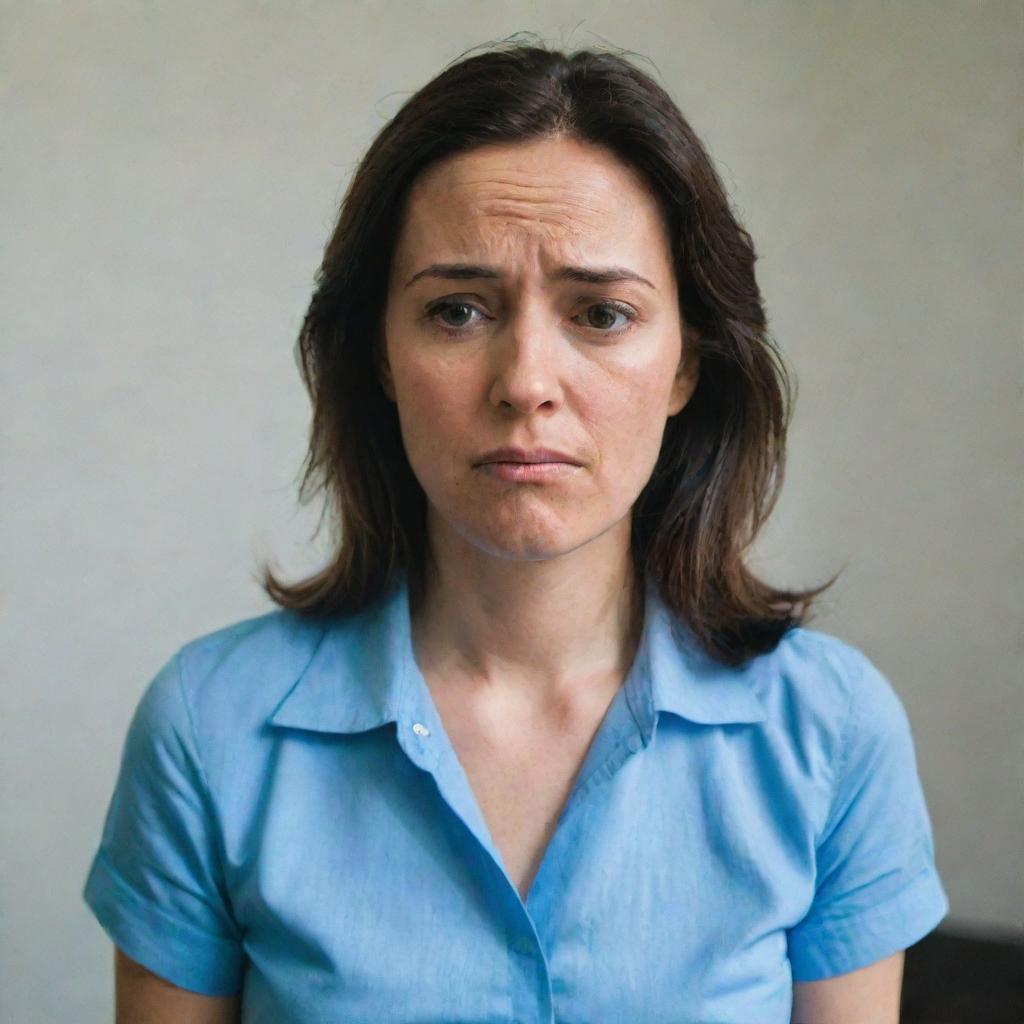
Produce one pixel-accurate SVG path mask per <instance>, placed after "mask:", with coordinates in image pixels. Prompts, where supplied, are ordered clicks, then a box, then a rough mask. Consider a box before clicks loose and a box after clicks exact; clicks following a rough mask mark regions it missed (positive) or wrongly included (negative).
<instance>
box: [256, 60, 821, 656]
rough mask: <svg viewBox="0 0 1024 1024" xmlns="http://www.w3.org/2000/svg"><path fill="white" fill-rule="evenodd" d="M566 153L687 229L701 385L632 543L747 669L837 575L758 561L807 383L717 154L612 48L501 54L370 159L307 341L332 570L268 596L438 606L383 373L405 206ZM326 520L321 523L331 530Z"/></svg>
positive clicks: (699, 628) (306, 368)
mask: <svg viewBox="0 0 1024 1024" xmlns="http://www.w3.org/2000/svg"><path fill="white" fill-rule="evenodd" d="M550 137H572V138H575V139H578V140H581V141H585V142H591V143H597V144H599V145H601V146H604V147H606V148H607V149H608V150H610V151H611V152H613V153H614V154H616V155H617V156H618V158H619V159H620V160H621V161H622V162H623V163H624V164H626V165H628V166H630V167H631V168H633V169H635V170H636V171H638V172H639V173H640V175H641V176H642V178H643V179H644V180H645V181H646V183H647V184H648V186H649V188H650V189H651V191H652V193H653V195H654V196H655V197H656V198H657V200H658V202H659V204H660V207H661V210H662V212H663V215H664V217H665V220H666V223H667V225H668V228H669V237H670V239H671V244H672V258H673V261H674V265H675V271H676V279H677V281H678V287H679V302H680V314H681V317H682V319H683V321H684V322H685V323H687V324H688V325H689V326H690V328H691V330H692V331H694V332H695V335H696V337H695V343H696V344H697V345H698V350H699V360H700V366H699V379H698V383H697V386H696V389H695V390H694V392H693V395H692V396H691V398H690V400H689V402H688V404H687V405H686V406H685V407H684V408H683V410H682V411H681V412H680V413H677V414H676V415H675V416H673V417H670V419H669V421H668V424H667V427H666V430H665V434H664V438H663V443H662V448H661V452H660V455H659V457H658V460H657V463H656V466H655V469H654V471H653V473H652V475H651V478H650V480H649V481H648V483H647V484H646V486H645V487H644V489H643V491H642V492H641V494H640V495H639V497H638V499H637V501H636V503H635V504H634V507H633V511H632V533H631V542H630V547H631V553H632V558H633V565H634V567H635V568H636V569H637V571H638V572H639V573H640V574H641V575H643V576H646V577H648V578H650V579H652V580H653V581H654V582H655V584H656V586H657V587H658V589H659V592H660V594H661V596H662V597H663V599H664V600H665V602H666V604H667V605H668V606H669V607H670V608H671V609H672V611H673V613H674V614H675V615H676V616H677V617H678V618H679V619H680V621H681V622H683V623H684V624H685V625H686V626H687V627H688V628H689V630H690V631H691V632H692V634H693V635H694V637H695V638H696V640H697V641H698V642H699V644H700V645H701V647H702V648H703V649H704V650H705V651H706V652H707V653H708V654H709V655H710V656H711V657H713V658H714V659H716V660H718V661H720V662H722V663H725V664H729V665H739V664H741V663H742V662H744V661H746V660H747V659H748V658H750V657H752V656H754V655H756V654H758V653H762V652H765V651H769V650H772V649H773V648H774V647H775V646H776V645H777V644H778V642H779V640H780V639H781V638H782V636H783V635H784V634H785V633H786V632H787V631H788V630H789V629H791V628H793V627H794V626H797V625H802V624H803V623H804V622H805V621H806V620H807V619H808V618H809V603H810V601H811V599H812V598H814V597H816V596H817V595H818V594H819V593H820V592H821V591H823V590H825V589H826V588H827V587H829V586H831V584H832V583H833V582H834V581H835V579H836V577H835V576H834V577H832V579H830V580H828V581H827V582H826V583H824V584H823V585H821V586H820V587H817V588H815V589H810V590H784V589H778V588H776V587H773V586H770V585H769V584H767V583H765V582H763V581H762V580H760V579H758V578H757V577H756V576H755V575H754V574H753V573H752V572H751V571H750V569H749V568H748V567H747V566H746V565H745V564H744V554H745V552H746V551H747V550H748V548H749V547H750V545H751V544H752V542H753V540H754V538H755V536H756V534H757V532H758V531H759V530H760V528H761V526H762V524H763V523H764V521H765V520H766V519H767V518H768V516H769V514H770V513H771V511H772V508H773V507H774V505H775V502H776V500H777V497H778V493H779V489H780V488H781V485H782V479H783V467H784V458H785V436H786V430H787V426H788V423H789V417H790V409H791V398H792V395H791V389H790V381H789V379H788V376H787V371H786V369H785V366H784V364H783V363H782V360H781V357H780V355H779V353H778V351H777V349H776V347H775V345H774V343H773V342H772V340H771V339H770V338H769V336H768V333H767V330H766V318H765V312H764V308H763V305H762V300H761V294H760V291H759V289H758V285H757V282H756V280H755V276H754V262H755V260H756V258H757V257H756V254H755V252H754V247H753V243H752V241H751V238H750V235H749V234H748V233H747V231H746V230H745V229H744V228H743V227H742V226H741V225H740V224H739V222H738V221H737V219H736V217H735V216H734V215H733V213H732V211H731V209H730V206H729V202H728V199H727V196H726V192H725V189H724V188H723V186H722V182H721V181H720V179H719V177H718V175H717V173H716V171H715V169H714V167H713V165H712V162H711V160H710V159H709V157H708V155H707V153H706V152H705V149H704V146H703V145H702V143H701V141H700V140H699V139H698V137H697V135H696V134H695V133H694V131H693V129H692V128H691V127H690V125H689V124H688V123H687V121H686V119H685V118H684V117H683V115H682V113H681V112H680V110H679V109H678V107H677V106H676V104H675V103H674V102H673V100H672V99H671V98H670V96H669V95H668V93H667V92H666V91H665V90H664V89H663V88H662V87H661V86H660V85H658V84H657V83H656V82H655V81H654V80H653V79H652V78H651V77H649V76H648V75H647V74H645V73H644V72H642V71H641V70H639V69H638V68H637V67H635V66H634V65H633V64H631V63H630V62H628V61H627V60H625V59H624V58H623V57H621V56H619V55H617V54H614V53H611V52H602V51H595V50H580V51H577V52H574V53H571V54H570V53H565V52H562V51H558V50H552V49H547V48H545V46H543V45H532V44H530V45H525V44H522V43H509V42H507V41H506V42H505V43H503V44H498V45H497V46H496V47H494V48H492V49H490V50H488V51H487V52H483V53H478V54H475V55H473V56H470V57H464V58H463V59H461V60H459V61H458V62H457V63H454V64H451V65H449V66H448V67H447V68H445V69H444V70H443V71H442V72H441V73H440V74H439V75H437V76H436V77H435V78H434V79H433V80H432V81H430V82H428V83H427V84H426V85H425V86H423V87H422V88H421V89H419V90H418V91H417V92H416V93H415V94H414V95H413V96H412V97H410V98H409V99H408V100H407V101H406V102H405V103H404V104H403V106H402V107H401V109H400V110H399V111H398V113H397V114H396V115H395V116H394V117H393V118H392V120H391V121H390V122H389V123H388V124H387V125H385V127H384V128H383V129H382V130H381V131H380V133H379V134H378V135H377V136H376V138H375V139H374V140H373V142H372V143H371V145H370V147H369V149H368V150H367V152H366V154H365V156H364V157H363V159H362V161H361V162H360V163H359V165H358V167H357V169H356V171H355V174H354V175H353V178H352V180H351V183H350V185H349V187H348V190H347V192H346V194H345V196H344V198H343V200H342V202H341V208H340V212H339V216H338V220H337V225H336V227H335V228H334V231H333V233H332V235H331V237H330V240H329V241H328V243H327V247H326V250H325V252H324V257H323V262H322V264H321V266H320V268H319V270H318V272H317V275H316V287H315V290H314V294H313V296H312V300H311V301H310V304H309V308H308V310H307V312H306V315H305V318H304V321H303V324H302V327H301V330H300V333H299V338H298V341H297V352H298V357H299V363H300V369H301V372H302V377H303V381H304V383H305V386H306V388H307V390H308V392H309V395H310V399H311V402H312V406H313V417H312V425H311V430H310V439H309V447H308V451H307V454H306V458H305V461H304V464H303V465H304V469H303V473H302V479H301V485H300V488H299V497H300V501H301V502H302V503H304V504H305V503H307V502H308V501H309V500H310V498H311V497H312V496H313V494H314V493H321V492H323V493H324V495H325V507H324V512H327V511H328V510H330V512H331V513H332V515H331V517H330V521H331V526H332V530H331V540H332V544H333V554H332V556H331V557H330V559H329V561H328V563H327V564H326V565H325V567H324V568H322V569H321V570H320V571H318V572H316V573H315V574H313V575H312V576H310V577H308V578H306V579H303V580H301V581H299V582H294V583H285V582H283V581H282V580H280V579H279V578H278V577H277V576H276V575H275V574H274V572H273V571H272V570H271V569H270V568H269V567H268V566H267V565H266V563H263V565H262V569H261V579H260V582H261V584H262V586H263V588H264V590H265V591H266V592H267V594H268V595H269V596H270V598H271V599H272V600H273V601H274V602H276V603H277V604H278V605H280V606H282V607H284V608H288V609H291V610H293V611H295V612H299V613H301V614H303V615H306V616H311V617H312V616H317V617H319V616H332V615H337V614H342V613H347V612H353V611H358V610H359V609H360V608H362V607H363V606H365V605H366V604H367V603H368V602H370V601H372V600H373V599H374V598H375V597H376V596H377V595H378V594H380V593H381V592H382V591H383V590H385V589H386V588H387V587H389V586H390V584H391V582H392V577H393V576H394V574H395V573H396V572H398V571H408V578H409V582H410V586H411V588H412V592H413V593H414V594H415V595H417V596H418V595H419V594H420V593H422V587H423V580H424V572H425V566H426V564H427V563H428V561H429V560H430V558H431V554H430V552H429V551H428V550H427V546H428V545H427V535H426V527H425V513H426V497H425V495H424V493H423V490H422V488H421V487H420V485H419V482H418V481H417V480H416V478H415V476H414V475H413V473H412V470H411V468H410V466H409V463H408V460H407V458H406V455H405V450H404V446H403V443H402V439H401V433H400V428H399V422H398V416H397V410H396V408H395V406H394V404H393V403H392V402H391V400H390V399H389V398H388V397H387V396H386V395H385V393H384V391H383V389H382V386H381V382H380V378H379V376H378V370H379V366H380V353H381V349H382V346H383V337H382V335H383V326H382V324H383V312H384V307H385V302H386V297H387V295H386V289H387V281H388V277H389V271H390V261H391V257H392V252H393V250H394V247H395V244H396V241H397V238H398V232H399V228H400V222H401V217H402V213H403V207H404V199H405V197H406V195H407V193H408V191H409V187H410V185H411V184H412V183H413V181H414V180H415V179H416V178H417V176H418V175H420V174H421V173H422V172H423V171H424V169H425V168H427V167H429V166H430V165H431V164H433V163H434V162H436V161H438V160H441V159H443V158H445V157H447V156H450V155H453V154H456V153H463V152H465V151H467V150H470V149H472V148H473V147H476V146H482V145H487V144H489V143H509V142H514V141H517V140H519V141H526V140H531V139H539V138H550ZM323 521H324V519H323V514H321V519H320V526H319V527H318V531H319V529H320V527H322V525H323ZM837 575H838V574H837Z"/></svg>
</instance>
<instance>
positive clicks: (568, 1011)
mask: <svg viewBox="0 0 1024 1024" xmlns="http://www.w3.org/2000/svg"><path fill="white" fill-rule="evenodd" d="M84 898H85V900H86V901H87V903H88V904H89V906H90V907H91V908H92V911H93V913H95V915H96V917H97V918H98V920H99V922H100V924H101V925H102V926H103V928H104V929H105V930H106V932H107V933H108V934H109V936H110V937H111V938H112V939H113V941H114V942H115V943H116V944H117V945H118V946H120V947H121V948H122V949H123V950H124V951H125V952H126V953H127V954H128V955H129V956H130V957H132V958H134V959H135V960H138V961H139V962H141V963H142V964H144V965H145V966H146V967H148V968H150V970H152V971H154V972H156V973H157V974H159V975H161V976H162V977H164V978H166V979H168V980H169V981H171V982H173V983H174V984H176V985H179V986H181V987H183V988H186V989H191V990H193V991H196V992H201V993H206V994H209V995H227V994H234V993H242V997H243V998H242V1006H243V1012H242V1019H243V1021H245V1022H246V1024H257V1022H259V1024H313V1022H318V1021H324V1022H328V1021H329V1022H342V1021H344V1022H346V1024H352V1022H358V1021H373V1022H378V1021H388V1022H403V1024H404V1022H431V1024H438V1022H445V1024H461V1022H466V1024H468V1022H472V1024H483V1022H493V1024H509V1022H513V1021H514V1022H520V1024H525V1022H541V1021H543V1022H554V1021H558V1022H565V1024H569V1022H580V1024H597V1022H603V1021H610V1022H620V1021H622V1022H625V1021H630V1022H632V1021H638V1022H639V1021H643V1022H644V1024H657V1022H662V1021H664V1022H668V1021H671V1022H673V1024H680V1022H697V1021H700V1022H710V1021H714V1022H716V1024H727V1022H734V1024H788V1022H789V1019H790V1010H791V1003H792V984H793V982H794V981H803V980H812V979H818V978H827V977H829V976H831V975H835V974H841V973H845V972H847V971H852V970H855V969H856V968H859V967H863V966H865V965H867V964H870V963H872V962H874V961H876V960H879V959H881V958H883V957H886V956H888V955H889V954H891V953H894V952H897V951H898V950H901V949H904V948H906V947H907V946H909V945H912V944H913V943H914V942H916V941H917V940H918V939H920V938H921V937H922V936H924V935H925V934H926V933H928V932H929V931H930V930H932V929H933V928H934V927H935V926H936V925H937V924H938V923H939V921H941V920H942V918H943V917H944V916H945V915H946V913H947V911H948V907H949V904H948V900H947V898H946V893H945V891H944V889H943V887H942V884H941V882H940V879H939V877H938V874H937V872H936V869H935V864H934V856H933V841H932V831H931V824H930V821H929V816H928V811H927V808H926V805H925V800H924V796H923V793H922V789H921V785H920V781H919V777H918V774H917V767H916V761H915V754H914V746H913V741H912V738H911V732H910V728H909V724H908V720H907V716H906V713H905V711H904V708H903V705H902V703H901V701H900V699H899V698H898V697H897V695H896V693H895V692H894V690H893V688H892V686H891V685H890V684H889V683H888V682H887V681H886V679H885V678H884V677H883V676H882V675H881V674H880V672H879V671H878V670H877V669H876V668H875V667H874V666H873V664H872V663H871V662H870V661H869V660H868V658H867V657H866V656H865V655H864V654H862V653H860V652H859V651H858V650H857V649H856V648H854V647H851V646H849V645H848V644H846V643H844V642H842V641H841V640H839V639H837V638H835V637H833V636H831V635H829V634H826V633H822V632H818V631H815V630H811V629H806V628H799V629H795V630H792V631H791V632H789V633H788V634H787V635H786V636H785V638H784V639H783V640H782V641H781V643H780V644H779V645H778V647H777V648H776V649H775V650H774V651H772V652H771V653H768V654H763V655H760V656H758V657H756V658H754V659H752V660H750V661H748V662H747V664H746V665H745V666H743V667H742V668H738V669H734V668H728V667H723V666H722V665H720V664H719V663H717V662H714V661H712V660H710V659H709V658H708V657H707V656H706V655H704V654H703V653H702V652H701V651H700V650H699V649H698V647H697V646H696V643H695V642H694V640H693V638H692V636H691V635H690V634H689V632H688V631H687V630H686V629H685V628H684V627H682V626H681V625H680V624H679V623H678V621H677V620H676V619H675V618H674V617H673V616H672V615H671V613H670V612H669V611H668V609H667V607H666V606H665V605H664V604H663V603H662V601H661V599H660V598H659V596H658V595H657V593H656V591H655V589H654V588H653V586H651V585H650V584H648V586H647V588H646V605H645V616H644V626H643V634H642V638H641V643H640V647H639V649H638V652H637V655H636V657H635V659H634V662H633V665H632V668H631V670H630V672H629V675H628V676H627V678H626V680H625V682H624V684H623V686H622V687H621V689H620V690H619V691H618V693H617V695H616V697H615V698H614V700H613V701H612V703H611V705H610V706H609V708H608V710H607V712H606V714H605V717H604V719H603V721H602V724H601V726H600V728H599V730H598V732H597V734H596V735H595V737H594V740H593V742H592V744H591V746H590V748H589V750H588V752H587V755H586V758H585V761H584V763H583V766H582V768H581V770H580V772H579V774H578V776H577V778H576V780H575V783H574V788H573V791H572V794H571V796H570V798H569V800H568V802H567V804H566V806H565V809H564V811H563V813H562V815H561V818H560V820H559V822H558V826H557V829H556V831H555V833H554V835H553V838H552V840H551V842H550V844H549V846H548V848H547V849H546V851H545V854H544V858H543V861H542V863H541V866H540V868H539V871H538V873H537V875H536V877H535V879H534V882H533V885H532V888H531V889H530V891H529V893H528V898H527V900H526V901H525V903H524V902H523V900H522V899H521V898H520V896H519V894H518V892H517V890H516V888H515V885H514V884H513V882H512V881H511V879H510V878H509V876H508V874H507V873H506V871H505V869H504V866H503V864H502V860H501V855H500V853H499V851H498V849H497V847H496V846H495V844H494V842H493V840H492V838H491V836H490V833H489V831H488V828H487V824H486V822H485V821H484V819H483V816H482V814H481V811H480V808H479V805H478V804H477V802H476V800H475V798H474V795H473V792H472V790H471V788H470V786H469V783H468V781H467V777H466V775H465V773H464V771H463V769H462V767H461V765H460V764H459V761H458V759H457V757H456V755H455V752H454V749H453V747H452V746H451V744H450V742H449V740H448V738H447V736H446V734H445V730H444V726H443V725H442V723H441V720H440V718H439V716H438V712H437V709H436V707H435V705H434V703H433V700H432V698H431V695H430V691H429V689H428V687H427V685H426V682H425V680H424V678H423V676H422V674H421V672H420V670H419V668H418V667H417V665H416V662H415V660H414V656H413V647H412V643H411V638H410V621H409V604H408V590H407V581H406V578H405V577H404V576H398V577H396V582H395V583H394V585H393V586H392V588H391V589H390V590H389V591H388V592H387V593H386V594H385V595H384V596H383V597H381V598H380V599H378V600H377V601H376V602H375V603H374V604H373V605H371V606H369V607H367V608H366V609H365V610H364V611H362V612H361V613H359V614H358V615H353V616H349V617H347V618H344V619H338V620H336V621H334V622H332V623H331V624H329V625H326V624H323V623H321V624H320V625H317V624H314V623H311V622H306V621H304V620H302V619H301V618H300V617H298V616H297V615H296V614H294V613H292V612H287V611H274V612H271V613H269V614H266V615H263V616H260V617H257V618H253V619H248V620H246V621H244V622H239V623H236V624H234V625H231V626H228V627H226V628H224V629H221V630H218V631H217V632H214V633H211V634H209V635H206V636H203V637H200V638H198V639H196V640H193V641H192V642H190V643H187V644H185V645H184V646H183V647H182V648H181V649H180V650H178V651H177V653H175V654H174V656H173V657H171V658H170V660H169V661H168V662H167V663H166V664H165V665H164V667H163V668H162V669H161V670H160V671H159V673H158V674H157V675H156V676H155V678H153V680H152V681H151V682H150V683H149V686H148V688H147V689H146V691H145V693H144V695H143V696H142V698H141V701H140V703H139V705H138V707H137V709H136V711H135V715H134V718H133V719H132V722H131V725H130V727H129V730H128V734H127V739H126V741H125V746H124V754H123V759H122V762H121V768H120V774H119V777H118V780H117V785H116V788H115V790H114V794H113V798H112V801H111V804H110V808H109V811H108V814H107V817H106V821H105V825H104V828H103V835H102V841H101V843H100V846H99V849H98V851H97V853H96V856H95V858H94V860H93V863H92V867H91V870H90V873H89V875H88V879H87V881H86V884H85V889H84Z"/></svg>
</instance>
